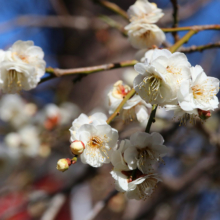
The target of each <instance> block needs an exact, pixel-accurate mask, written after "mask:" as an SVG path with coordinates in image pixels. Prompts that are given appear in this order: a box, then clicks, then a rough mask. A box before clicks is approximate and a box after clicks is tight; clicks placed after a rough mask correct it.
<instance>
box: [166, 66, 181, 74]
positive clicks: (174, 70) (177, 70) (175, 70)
mask: <svg viewBox="0 0 220 220" xmlns="http://www.w3.org/2000/svg"><path fill="white" fill-rule="evenodd" d="M166 70H167V72H168V73H172V74H176V75H179V74H180V75H182V74H181V71H182V69H181V68H176V67H173V66H167V68H166Z"/></svg>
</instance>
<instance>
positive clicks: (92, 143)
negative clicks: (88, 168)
mask: <svg viewBox="0 0 220 220" xmlns="http://www.w3.org/2000/svg"><path fill="white" fill-rule="evenodd" d="M88 145H89V147H91V148H98V149H99V148H101V147H102V146H103V140H102V139H101V138H100V137H98V136H92V137H91V138H90V140H89V142H88Z"/></svg>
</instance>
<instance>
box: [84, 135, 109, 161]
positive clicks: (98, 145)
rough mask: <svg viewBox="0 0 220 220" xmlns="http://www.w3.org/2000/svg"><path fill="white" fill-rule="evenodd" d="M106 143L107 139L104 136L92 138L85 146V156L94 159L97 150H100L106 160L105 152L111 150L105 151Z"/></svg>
mask: <svg viewBox="0 0 220 220" xmlns="http://www.w3.org/2000/svg"><path fill="white" fill-rule="evenodd" d="M108 141H109V138H108V137H107V136H106V135H104V137H99V136H92V137H91V138H90V139H89V141H88V142H87V145H86V149H87V151H86V152H87V154H89V155H90V156H91V157H95V156H97V150H100V151H101V152H102V153H103V154H104V155H105V156H106V157H107V158H109V156H108V151H107V150H110V149H111V148H110V149H107V143H108Z"/></svg>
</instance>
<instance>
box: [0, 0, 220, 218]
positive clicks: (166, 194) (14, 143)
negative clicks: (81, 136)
mask: <svg viewBox="0 0 220 220" xmlns="http://www.w3.org/2000/svg"><path fill="white" fill-rule="evenodd" d="M111 2H114V3H117V4H118V5H119V6H120V7H121V8H123V9H124V10H127V9H128V7H129V6H130V5H132V4H134V2H135V0H126V1H123V0H114V1H113V0H112V1H111ZM151 2H152V1H151ZM154 2H155V3H156V4H157V5H158V7H160V8H162V9H163V10H164V13H165V16H164V17H163V18H162V19H160V21H159V23H158V26H159V27H171V26H172V23H173V20H172V11H173V9H172V5H171V3H170V1H169V0H155V1H154ZM178 3H179V4H180V7H179V20H180V22H179V26H191V25H203V24H219V23H220V16H219V10H220V0H194V1H190V0H179V1H178ZM0 4H1V7H0V47H1V49H7V48H8V47H10V46H11V45H12V44H13V43H14V42H15V41H17V40H32V41H34V43H35V45H37V46H40V47H41V48H42V49H43V51H44V53H45V61H46V63H47V67H50V66H51V67H59V68H65V69H66V68H77V67H86V66H94V65H100V64H104V63H112V62H119V61H125V60H132V59H135V54H136V52H137V51H136V50H135V49H133V48H132V47H131V46H130V44H129V42H128V41H127V39H126V38H125V37H124V36H122V35H121V33H119V32H118V31H117V30H115V29H112V28H110V27H109V26H108V25H107V24H106V23H104V22H103V21H102V20H101V19H100V18H99V16H100V15H108V16H109V17H110V18H112V19H114V20H117V21H118V22H120V23H121V24H122V25H126V24H127V23H126V21H125V20H124V19H123V18H121V17H120V16H119V15H116V14H114V13H113V12H111V11H109V10H108V9H105V8H103V7H102V6H100V5H99V4H95V3H94V2H93V1H92V0H80V1H76V0H75V1H74V0H44V1H42V0H32V1H30V0H20V1H14V0H7V1H4V0H0ZM184 34H185V32H181V33H179V35H180V36H183V35H184ZM166 36H167V42H168V43H169V44H172V43H173V36H172V35H171V34H166ZM218 41H220V34H219V31H202V32H200V33H199V34H197V35H194V36H193V37H192V38H191V39H190V40H189V42H188V43H187V44H185V45H184V47H188V46H192V45H204V44H208V43H214V42H218ZM187 57H188V59H189V61H190V62H191V64H192V65H196V64H200V65H201V66H202V67H203V68H204V70H205V72H206V73H207V75H210V76H214V77H217V78H220V72H219V69H220V62H219V60H220V50H219V49H211V50H206V51H204V52H202V53H200V52H193V53H189V54H187ZM132 69H133V68H132V67H130V68H123V69H116V70H111V71H105V72H99V73H95V74H91V75H88V76H86V77H82V76H81V77H79V76H76V75H75V76H65V77H62V78H56V79H52V80H49V81H46V82H44V83H42V84H40V85H39V86H38V87H37V88H36V89H34V90H31V91H29V92H21V93H20V94H16V95H3V94H1V97H0V117H1V119H0V220H31V219H42V220H52V219H54V220H63V219H65V220H84V219H86V220H91V219H96V220H113V219H114V220H115V219H124V220H142V219H143V220H144V219H146V220H175V219H178V220H182V219H189V220H190V219H192V220H194V219H199V220H219V219H220V208H219V207H220V177H219V174H220V164H219V162H218V157H219V155H220V153H219V149H220V144H219V132H220V127H219V121H220V112H219V110H217V111H216V112H215V113H213V115H212V117H211V118H210V119H208V120H207V122H205V123H203V124H201V123H200V122H197V124H196V125H191V124H187V125H186V126H179V123H176V122H174V121H173V120H172V119H171V118H172V115H170V114H168V113H167V112H165V111H163V109H159V110H158V114H157V117H158V118H157V123H155V124H154V125H153V126H152V129H151V131H158V132H160V133H161V134H162V135H163V136H164V139H165V145H166V146H168V147H169V148H170V155H168V156H167V157H165V165H161V166H160V167H159V168H158V172H159V173H160V175H161V177H162V179H163V183H160V184H159V185H158V188H157V190H156V191H155V192H154V194H153V195H152V197H150V198H149V199H147V200H146V201H135V200H130V201H128V200H127V199H126V198H125V196H124V195H123V194H122V193H116V192H115V191H114V181H113V179H112V178H111V176H110V174H109V172H110V171H111V169H112V167H111V165H110V164H107V165H104V166H103V167H101V168H98V169H95V168H92V167H89V166H87V165H84V164H82V163H81V162H80V161H79V162H77V163H76V164H75V165H74V166H71V167H70V169H69V170H68V171H66V172H65V173H61V172H59V171H57V170H56V163H57V160H58V159H60V158H68V157H71V154H70V150H69V131H68V129H69V128H70V127H71V123H72V121H73V120H74V119H75V118H76V117H78V116H79V114H80V113H85V114H88V115H91V114H92V113H93V112H95V111H102V112H104V113H106V114H108V108H107V103H108V100H107V92H108V90H109V89H110V88H111V86H112V85H113V83H115V82H116V81H117V80H119V79H123V80H124V81H125V82H126V83H128V84H129V83H130V82H131V80H130V78H131V77H132V76H130V75H132ZM45 76H47V74H46V75H45ZM112 126H114V127H115V128H117V129H118V130H119V132H120V138H121V139H124V138H128V137H129V136H130V135H131V134H132V133H133V132H135V131H142V130H144V127H143V126H140V125H139V124H138V123H132V124H129V125H124V124H123V123H122V122H121V121H120V120H119V119H117V120H115V121H114V123H113V124H112Z"/></svg>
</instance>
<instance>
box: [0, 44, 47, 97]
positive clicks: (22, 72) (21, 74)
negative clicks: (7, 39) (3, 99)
mask: <svg viewBox="0 0 220 220" xmlns="http://www.w3.org/2000/svg"><path fill="white" fill-rule="evenodd" d="M43 58H44V52H43V51H42V49H41V48H40V47H38V46H35V45H34V43H33V41H21V40H19V41H16V42H15V43H14V44H13V45H12V46H11V47H10V48H9V49H8V50H7V51H3V50H0V90H2V91H3V92H4V93H17V92H19V91H21V90H30V89H33V88H35V87H36V86H37V84H38V82H39V81H40V78H41V77H42V76H43V75H44V73H45V66H46V63H45V61H44V60H43Z"/></svg>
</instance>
